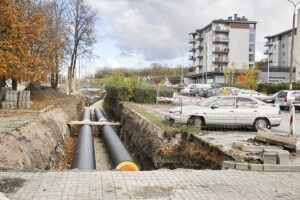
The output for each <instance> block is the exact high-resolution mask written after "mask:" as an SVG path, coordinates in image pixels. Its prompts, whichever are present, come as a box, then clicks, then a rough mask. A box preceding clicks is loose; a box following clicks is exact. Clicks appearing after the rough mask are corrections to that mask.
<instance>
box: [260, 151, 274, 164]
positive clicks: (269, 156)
mask: <svg viewBox="0 0 300 200" xmlns="http://www.w3.org/2000/svg"><path fill="white" fill-rule="evenodd" d="M262 160H263V161H264V164H271V165H276V164H277V155H276V153H274V152H264V153H263V156H262Z"/></svg>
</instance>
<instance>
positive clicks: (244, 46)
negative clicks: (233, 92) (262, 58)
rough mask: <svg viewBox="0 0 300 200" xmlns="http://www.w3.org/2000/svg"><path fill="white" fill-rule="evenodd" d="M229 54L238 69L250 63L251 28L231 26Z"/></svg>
mask: <svg viewBox="0 0 300 200" xmlns="http://www.w3.org/2000/svg"><path fill="white" fill-rule="evenodd" d="M228 55H229V59H230V60H229V62H230V63H232V62H234V63H235V64H236V67H237V69H239V68H240V69H241V68H242V66H243V64H246V65H249V29H237V28H230V32H229V54H228ZM230 63H229V66H230Z"/></svg>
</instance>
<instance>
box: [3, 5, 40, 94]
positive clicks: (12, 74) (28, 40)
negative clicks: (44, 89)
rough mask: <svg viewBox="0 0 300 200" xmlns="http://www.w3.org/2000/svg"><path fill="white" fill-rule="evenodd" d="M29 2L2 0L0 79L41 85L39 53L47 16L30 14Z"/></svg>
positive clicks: (14, 83) (14, 84)
mask: <svg viewBox="0 0 300 200" xmlns="http://www.w3.org/2000/svg"><path fill="white" fill-rule="evenodd" d="M29 4H30V2H29V1H27V0H19V1H18V2H17V3H15V1H13V0H1V2H0V77H1V78H2V80H7V79H12V85H13V88H14V89H16V87H17V81H37V80H40V79H41V78H42V74H43V69H42V67H41V59H40V57H39V55H38V54H37V53H36V48H37V46H36V42H37V41H38V40H39V39H40V34H41V32H42V29H43V24H44V20H45V18H44V16H43V15H42V14H41V13H36V14H32V15H31V14H30V13H26V12H25V8H27V7H28V5H29Z"/></svg>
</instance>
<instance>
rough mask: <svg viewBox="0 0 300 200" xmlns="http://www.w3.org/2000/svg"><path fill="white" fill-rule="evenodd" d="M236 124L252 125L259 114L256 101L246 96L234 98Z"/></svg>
mask: <svg viewBox="0 0 300 200" xmlns="http://www.w3.org/2000/svg"><path fill="white" fill-rule="evenodd" d="M235 114H236V119H235V123H236V125H252V124H253V123H254V121H255V119H256V118H257V116H258V115H259V114H260V110H259V109H258V103H257V102H256V101H255V100H253V99H251V98H247V97H237V99H236V110H235Z"/></svg>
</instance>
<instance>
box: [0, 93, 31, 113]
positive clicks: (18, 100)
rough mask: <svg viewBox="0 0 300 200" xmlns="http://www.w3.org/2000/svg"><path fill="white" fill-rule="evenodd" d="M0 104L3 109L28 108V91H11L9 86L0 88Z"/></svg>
mask: <svg viewBox="0 0 300 200" xmlns="http://www.w3.org/2000/svg"><path fill="white" fill-rule="evenodd" d="M0 101H2V102H1V106H2V108H4V109H15V108H17V107H18V108H29V107H30V91H21V92H18V91H12V89H11V88H1V90H0Z"/></svg>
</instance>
